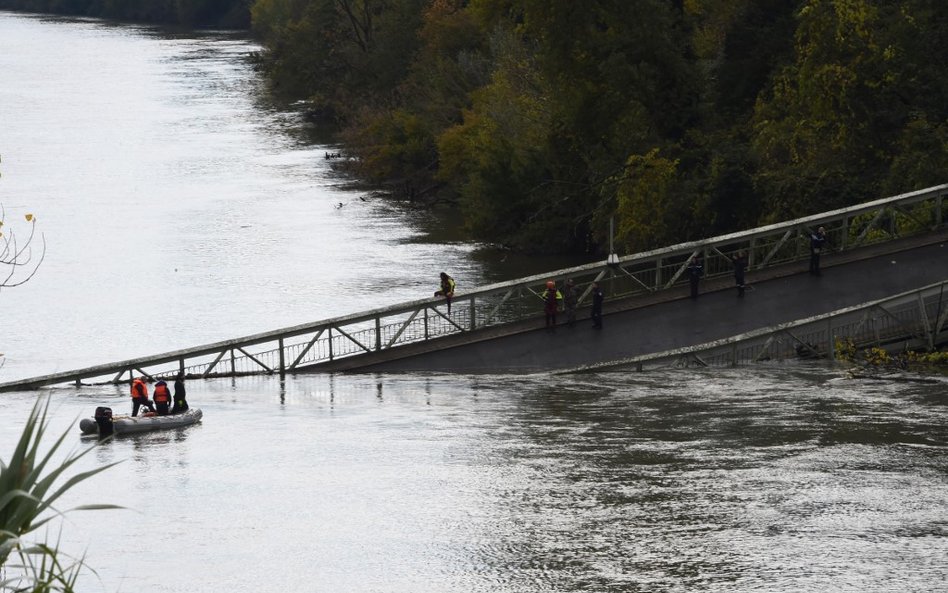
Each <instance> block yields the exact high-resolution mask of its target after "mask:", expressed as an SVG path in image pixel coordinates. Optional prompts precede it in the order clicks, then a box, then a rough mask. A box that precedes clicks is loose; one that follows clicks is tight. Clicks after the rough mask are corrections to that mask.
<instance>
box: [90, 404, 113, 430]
mask: <svg viewBox="0 0 948 593" xmlns="http://www.w3.org/2000/svg"><path fill="white" fill-rule="evenodd" d="M94 418H95V423H96V424H98V425H99V436H100V437H107V436H112V432H113V429H112V408H105V407H98V408H96V409H95V416H94Z"/></svg>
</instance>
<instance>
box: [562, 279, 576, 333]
mask: <svg viewBox="0 0 948 593" xmlns="http://www.w3.org/2000/svg"><path fill="white" fill-rule="evenodd" d="M577 303H578V298H577V296H576V285H575V284H573V279H572V278H567V279H566V286H565V287H564V288H563V310H564V311H565V312H566V324H567V325H569V326H570V327H572V325H573V322H575V321H576V304H577Z"/></svg>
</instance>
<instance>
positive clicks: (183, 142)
mask: <svg viewBox="0 0 948 593" xmlns="http://www.w3.org/2000/svg"><path fill="white" fill-rule="evenodd" d="M255 49H256V47H255V46H254V44H253V43H252V42H250V41H248V40H246V39H244V38H242V37H240V36H236V35H232V34H227V33H206V34H199V35H194V34H169V33H166V32H162V31H157V30H153V29H149V28H145V27H134V26H129V25H116V24H107V23H101V22H96V21H77V20H68V19H48V18H40V17H32V16H24V15H12V14H9V13H0V71H2V72H3V74H4V78H3V84H2V85H0V155H2V157H3V160H2V163H0V172H2V173H3V177H2V178H0V203H2V204H3V206H4V208H5V211H6V215H7V223H8V225H14V224H17V225H18V224H20V223H15V221H16V220H17V219H18V218H19V217H20V216H21V215H22V213H24V212H32V213H35V214H36V215H37V217H38V220H39V228H40V229H41V230H42V231H43V232H44V234H45V238H46V244H47V249H46V259H45V261H44V262H43V264H42V266H41V268H40V270H39V273H38V274H37V275H36V276H35V277H34V278H33V279H32V280H31V281H30V282H28V283H27V284H25V285H23V286H20V287H17V288H12V289H3V290H2V291H0V299H2V303H3V306H4V309H3V310H4V316H3V329H2V333H0V351H2V352H3V353H4V354H5V356H4V360H5V362H4V366H3V367H2V368H0V377H2V378H3V379H9V378H16V377H20V376H27V375H32V374H39V373H47V372H53V371H60V370H67V369H70V368H75V367H79V366H84V365H87V364H97V363H102V362H105V361H109V360H118V359H125V358H130V357H132V356H134V355H136V354H151V353H155V352H159V351H165V350H170V349H173V348H177V347H185V346H193V345H196V344H200V343H204V342H209V341H214V340H219V339H226V338H230V337H234V336H237V335H244V334H249V333H253V332H256V331H263V330H268V329H275V328H277V327H280V326H284V325H292V324H295V323H303V322H307V321H313V320H316V319H322V318H325V317H329V316H333V315H339V314H344V313H351V312H354V311H358V310H361V309H365V308H369V307H376V306H380V305H383V304H387V303H392V302H397V301H400V300H405V299H409V298H411V299H414V298H417V297H418V296H419V295H421V294H426V293H430V292H431V291H433V289H434V287H433V284H434V283H436V277H437V272H438V271H440V270H441V269H446V270H448V271H450V272H453V275H454V276H455V277H456V278H457V279H458V280H459V283H460V285H461V286H462V287H463V286H468V285H477V284H480V283H483V282H485V281H491V280H493V279H496V278H498V277H500V276H502V275H503V274H507V273H511V268H503V267H502V266H501V265H499V261H497V262H495V261H491V257H493V256H485V255H484V250H483V246H480V245H477V244H475V243H471V242H467V241H461V240H457V241H449V242H446V241H443V240H441V239H440V238H439V237H438V236H432V234H431V233H430V232H429V227H430V226H431V224H432V222H431V220H430V219H428V218H426V217H424V216H421V215H419V214H417V213H412V212H411V211H407V210H405V209H402V208H400V207H399V206H398V205H393V204H392V203H390V202H387V201H385V200H382V199H378V198H375V197H373V196H371V195H368V194H366V193H365V192H364V191H361V190H358V189H354V188H353V187H352V186H351V184H349V183H347V181H346V180H345V179H343V178H340V177H339V176H338V175H336V174H335V173H334V172H333V171H332V170H331V167H330V164H331V163H330V162H327V161H326V159H324V158H323V156H324V153H325V151H327V150H331V149H332V148H333V147H332V146H330V145H322V144H318V143H317V144H314V143H313V141H312V134H311V130H307V127H306V124H305V122H304V121H303V118H302V117H301V116H300V114H299V113H297V112H295V111H294V110H293V109H292V108H291V107H290V106H285V105H280V104H278V103H274V102H273V101H271V100H270V99H268V97H267V94H266V92H265V88H264V85H263V83H262V81H261V80H260V78H259V76H258V75H257V74H255V73H254V72H253V70H252V69H251V68H250V67H249V65H248V63H247V60H246V56H247V54H248V53H249V52H251V51H254V50H255ZM340 204H341V206H340ZM545 263H546V262H543V261H540V260H532V261H531V262H530V263H529V264H523V265H521V266H520V267H518V268H516V270H522V271H524V272H526V271H533V270H528V269H526V267H527V266H529V265H532V266H536V268H535V270H536V271H538V270H541V269H544V268H543V267H542V266H543V265H544V264H545ZM125 390H126V387H118V388H116V387H108V386H99V387H81V388H78V389H77V388H73V387H60V388H54V389H50V390H43V391H42V392H25V393H11V394H3V396H2V397H0V420H2V421H3V425H4V427H5V428H4V429H2V430H0V458H3V459H7V458H8V456H9V453H8V452H9V451H11V448H12V446H13V443H14V440H15V439H16V438H17V436H18V435H17V433H18V430H17V429H18V428H19V427H20V426H21V425H22V421H23V419H24V418H25V417H26V415H27V414H28V412H29V410H30V408H31V406H32V405H33V403H34V401H36V398H37V395H47V394H48V395H49V397H50V398H51V414H52V415H51V432H52V433H53V434H60V433H62V432H63V431H66V432H68V433H69V436H68V437H67V440H66V443H67V447H68V448H75V449H76V450H83V449H85V448H86V447H89V446H91V445H90V443H89V442H88V441H87V440H82V439H80V438H79V437H78V431H77V429H76V420H77V419H78V418H80V417H83V416H88V415H90V414H91V412H92V410H93V409H94V408H95V407H96V406H99V405H109V406H111V407H112V408H113V409H114V410H116V411H117V412H124V411H125V410H126V408H127V407H128V406H129V402H128V396H127V395H126V393H125ZM189 400H190V401H191V403H192V405H194V406H196V407H200V408H201V409H202V410H204V412H205V419H204V421H203V422H202V423H201V424H200V425H196V426H192V427H189V428H186V429H181V430H178V431H174V432H168V433H161V434H148V435H143V436H139V437H132V438H120V439H116V440H114V441H111V442H108V443H105V444H103V445H101V446H99V447H96V448H95V449H93V450H92V451H91V453H90V454H89V455H88V456H87V457H85V458H84V459H83V461H82V462H81V463H80V464H79V467H78V468H77V470H81V469H88V468H91V467H95V466H98V465H102V464H107V463H112V462H118V465H116V466H115V467H113V468H110V469H109V470H107V471H106V472H105V473H104V474H102V475H100V476H97V477H96V478H93V479H92V480H90V481H88V482H85V483H83V484H82V485H80V486H79V487H78V488H77V489H76V490H75V491H73V492H72V493H70V495H69V496H67V497H66V499H65V500H63V501H62V503H61V504H60V508H64V509H65V508H69V507H71V506H75V505H78V504H90V503H112V504H117V505H121V506H123V507H125V509H124V510H110V511H93V512H78V513H71V514H68V515H67V520H66V521H64V522H63V523H62V525H61V527H62V532H61V533H62V539H63V546H64V548H66V549H68V550H70V551H73V552H75V553H83V552H84V553H85V554H86V562H87V563H88V564H89V566H90V567H91V568H93V569H95V571H96V573H95V574H93V573H91V572H87V573H85V574H84V576H83V577H82V580H81V582H80V583H81V589H80V590H82V591H108V592H114V591H134V592H138V591H149V592H151V591H155V592H158V591H166V592H191V591H198V590H200V591H233V592H244V591H246V592H254V593H258V592H261V591H263V592H269V591H272V592H281V591H325V592H329V593H332V592H340V593H342V592H346V593H362V592H365V593H369V592H373V593H375V592H378V593H395V592H397V593H401V592H404V593H408V592H412V593H415V592H419V591H432V592H435V591H436V592H439V593H442V592H443V593H454V592H457V593H462V592H464V593H467V592H485V593H533V592H536V593H540V592H543V593H546V592H564V593H565V592H578V591H596V592H629V591H643V592H645V591H648V592H655V591H660V592H679V591H680V592H685V591H722V592H723V591H729V592H730V591H761V592H763V591H766V592H786V593H791V592H794V593H795V592H799V591H813V590H825V591H860V592H866V591H870V592H880V593H881V592H883V591H893V590H903V591H948V584H946V583H948V537H946V536H948V510H946V509H948V456H946V455H945V449H946V444H948V382H946V380H945V379H944V378H942V377H924V376H919V375H913V374H900V375H897V376H888V375H885V376H876V377H862V376H859V375H853V374H851V373H850V372H848V371H847V370H846V369H843V368H838V367H831V366H825V365H819V364H810V365H804V364H783V365H764V366H756V367H750V368H742V369H728V370H722V369H714V370H704V371H702V370H694V369H668V370H664V371H654V372H649V373H643V374H634V373H604V374H598V375H584V376H572V377H563V376H549V375H545V374H536V375H527V376H512V375H470V376H467V375H465V376H454V375H441V374H391V375H385V374H379V375H314V376H305V377H289V378H287V379H286V380H285V381H281V380H280V379H278V378H276V377H252V378H242V379H238V380H215V381H208V382H200V381H193V382H190V383H189ZM73 435H75V438H74V439H73ZM50 535H51V537H52V538H55V537H56V536H58V535H59V531H58V527H57V528H55V529H54V531H53V532H52V533H51V534H50Z"/></svg>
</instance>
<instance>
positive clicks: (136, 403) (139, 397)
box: [132, 377, 155, 416]
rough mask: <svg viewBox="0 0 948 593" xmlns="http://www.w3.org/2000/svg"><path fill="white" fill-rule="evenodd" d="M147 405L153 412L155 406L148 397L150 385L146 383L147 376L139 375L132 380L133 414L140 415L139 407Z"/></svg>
mask: <svg viewBox="0 0 948 593" xmlns="http://www.w3.org/2000/svg"><path fill="white" fill-rule="evenodd" d="M141 407H146V408H148V410H149V411H150V412H152V413H154V412H155V408H153V407H152V405H151V401H150V400H149V399H148V387H147V386H146V385H145V377H139V378H137V379H135V380H133V381H132V416H138V409H139V408H141Z"/></svg>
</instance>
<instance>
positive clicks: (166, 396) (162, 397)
mask: <svg viewBox="0 0 948 593" xmlns="http://www.w3.org/2000/svg"><path fill="white" fill-rule="evenodd" d="M152 399H154V400H155V403H156V404H167V403H170V402H171V392H170V391H168V385H167V384H165V382H164V381H161V382H159V383H157V384H156V385H155V393H154V395H153V396H152Z"/></svg>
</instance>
